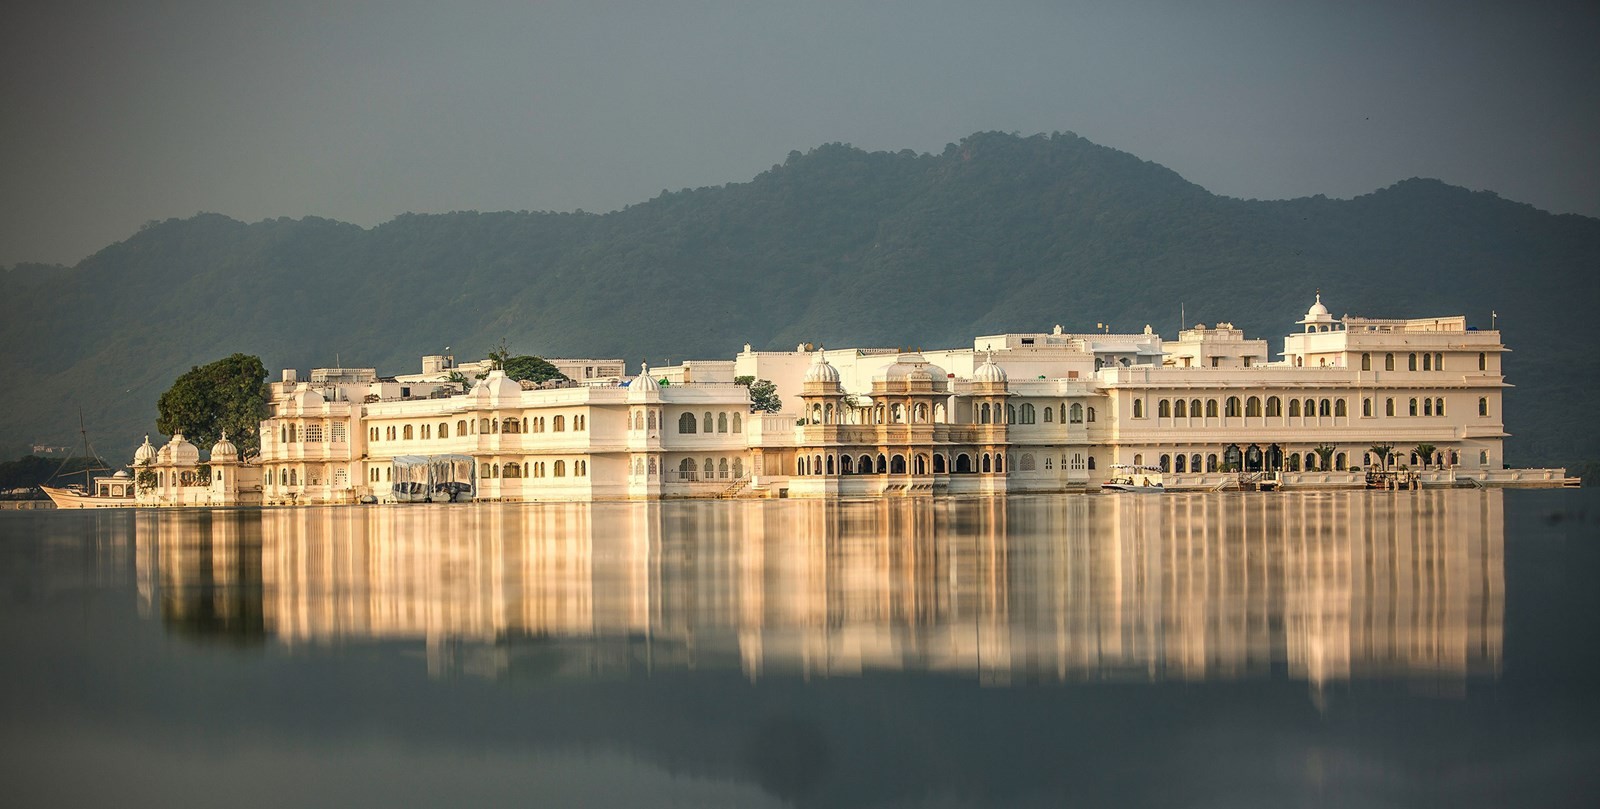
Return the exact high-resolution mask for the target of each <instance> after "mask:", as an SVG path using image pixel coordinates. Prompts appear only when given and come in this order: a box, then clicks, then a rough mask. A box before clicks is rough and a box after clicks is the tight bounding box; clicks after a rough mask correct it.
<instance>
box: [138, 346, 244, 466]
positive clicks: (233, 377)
mask: <svg viewBox="0 0 1600 809" xmlns="http://www.w3.org/2000/svg"><path fill="white" fill-rule="evenodd" d="M266 380H267V369H266V367H265V366H263V365H262V364H261V358H260V357H256V356H252V355H249V354H233V355H231V356H228V357H224V358H222V359H220V360H217V361H216V362H213V363H210V364H208V365H200V366H195V367H193V368H190V369H189V371H188V372H187V373H185V374H183V375H182V376H180V377H178V378H177V380H176V381H174V382H173V383H172V387H170V388H167V391H166V392H165V393H163V394H161V398H160V399H159V400H158V401H157V402H156V414H157V415H156V429H158V430H160V431H161V432H162V433H164V434H166V435H173V434H176V433H180V432H181V433H183V434H184V437H186V438H188V439H189V441H190V442H191V443H193V444H194V445H195V446H197V447H201V448H205V447H209V446H210V445H211V444H213V443H215V442H216V440H217V439H218V438H220V437H221V435H222V433H223V432H224V431H226V432H227V433H228V440H230V441H232V442H233V443H234V444H235V445H236V446H238V447H239V452H240V453H241V454H242V453H247V452H249V451H251V450H255V449H258V448H260V446H261V438H260V436H259V435H258V431H259V430H260V429H261V420H262V419H264V418H266V417H267V386H266V384H265V383H266Z"/></svg>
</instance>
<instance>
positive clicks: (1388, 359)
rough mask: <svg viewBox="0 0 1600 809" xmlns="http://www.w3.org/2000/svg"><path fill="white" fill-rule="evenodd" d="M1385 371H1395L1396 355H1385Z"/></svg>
mask: <svg viewBox="0 0 1600 809" xmlns="http://www.w3.org/2000/svg"><path fill="white" fill-rule="evenodd" d="M1383 370H1385V371H1393V370H1394V355H1393V354H1385V355H1383Z"/></svg>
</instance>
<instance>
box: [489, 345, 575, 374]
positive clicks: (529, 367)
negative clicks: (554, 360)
mask: <svg viewBox="0 0 1600 809" xmlns="http://www.w3.org/2000/svg"><path fill="white" fill-rule="evenodd" d="M489 364H490V367H493V368H498V369H500V370H502V371H505V372H506V376H507V377H509V378H511V379H515V380H517V381H518V382H523V381H527V382H547V381H549V380H552V379H562V380H564V379H567V375H566V374H564V373H561V371H560V369H558V368H556V367H555V366H554V365H552V364H550V361H549V360H546V359H545V358H543V357H535V356H532V355H530V354H517V355H512V353H511V351H510V349H508V348H506V341H505V340H501V341H500V346H499V347H498V348H496V349H494V350H493V351H490V352H489Z"/></svg>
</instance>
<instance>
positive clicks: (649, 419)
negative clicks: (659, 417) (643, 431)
mask: <svg viewBox="0 0 1600 809" xmlns="http://www.w3.org/2000/svg"><path fill="white" fill-rule="evenodd" d="M644 420H645V424H646V425H647V426H649V428H650V429H652V430H654V429H655V428H656V411H654V410H652V411H650V412H649V413H647V414H645V419H644Z"/></svg>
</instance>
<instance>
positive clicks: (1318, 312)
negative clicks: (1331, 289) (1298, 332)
mask: <svg viewBox="0 0 1600 809" xmlns="http://www.w3.org/2000/svg"><path fill="white" fill-rule="evenodd" d="M1332 320H1333V316H1332V315H1331V314H1329V313H1328V307H1326V306H1323V305H1322V292H1321V291H1320V290H1319V291H1318V292H1317V300H1316V302H1315V303H1313V304H1311V308H1310V309H1307V310H1306V318H1305V320H1302V321H1300V322H1301V323H1327V322H1330V321H1332Z"/></svg>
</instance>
